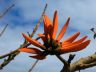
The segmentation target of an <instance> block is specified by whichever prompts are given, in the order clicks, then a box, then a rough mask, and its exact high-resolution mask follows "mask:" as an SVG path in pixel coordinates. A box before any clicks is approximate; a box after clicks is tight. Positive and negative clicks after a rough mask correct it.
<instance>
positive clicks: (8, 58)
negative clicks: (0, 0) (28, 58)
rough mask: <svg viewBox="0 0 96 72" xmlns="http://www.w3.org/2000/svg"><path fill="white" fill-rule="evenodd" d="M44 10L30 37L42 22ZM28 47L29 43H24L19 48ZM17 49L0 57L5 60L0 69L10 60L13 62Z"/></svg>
mask: <svg viewBox="0 0 96 72" xmlns="http://www.w3.org/2000/svg"><path fill="white" fill-rule="evenodd" d="M46 7H47V6H46ZM8 10H9V9H8ZM8 10H6V12H7V11H8ZM45 10H46V9H44V11H43V13H42V16H41V17H40V20H39V22H38V24H37V25H36V26H35V28H34V30H33V32H32V34H31V37H33V36H34V34H35V32H36V30H37V29H38V27H39V24H40V23H41V22H42V20H43V16H44V13H45ZM6 12H5V13H6ZM5 13H4V14H5ZM4 14H3V15H4ZM37 39H39V38H37ZM29 45H30V43H28V42H24V43H23V44H22V45H20V47H19V48H22V47H27V46H29ZM19 48H18V49H19ZM18 49H16V50H14V51H12V52H10V53H7V54H5V55H2V56H0V59H3V58H7V59H5V60H4V62H3V63H1V64H0V69H3V67H5V66H6V65H7V64H9V63H10V62H11V61H12V60H14V58H15V57H16V56H17V55H18V54H19V53H20V52H19V51H18Z"/></svg>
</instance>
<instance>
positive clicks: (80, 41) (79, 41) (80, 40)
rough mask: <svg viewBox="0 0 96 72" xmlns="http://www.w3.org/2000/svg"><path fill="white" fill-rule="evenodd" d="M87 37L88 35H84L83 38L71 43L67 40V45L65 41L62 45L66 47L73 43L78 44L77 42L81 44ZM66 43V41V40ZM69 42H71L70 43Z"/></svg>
mask: <svg viewBox="0 0 96 72" xmlns="http://www.w3.org/2000/svg"><path fill="white" fill-rule="evenodd" d="M86 38H87V36H84V37H82V38H81V39H79V40H77V41H75V42H73V43H70V42H67V44H66V45H65V44H64V43H63V44H62V47H63V48H65V47H68V46H73V45H77V44H80V43H82V42H83V41H84V40H85V39H86ZM65 43H66V42H65ZM68 43H69V44H68Z"/></svg>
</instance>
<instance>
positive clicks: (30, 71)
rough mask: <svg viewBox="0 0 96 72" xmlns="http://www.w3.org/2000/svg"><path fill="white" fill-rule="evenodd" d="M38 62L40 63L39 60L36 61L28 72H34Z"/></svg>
mask: <svg viewBox="0 0 96 72" xmlns="http://www.w3.org/2000/svg"><path fill="white" fill-rule="evenodd" d="M38 61H39V60H36V61H35V63H34V64H33V65H32V67H31V68H30V69H29V71H28V72H32V70H33V68H34V67H35V66H36V64H37V62H38Z"/></svg>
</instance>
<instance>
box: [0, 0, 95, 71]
mask: <svg viewBox="0 0 96 72" xmlns="http://www.w3.org/2000/svg"><path fill="white" fill-rule="evenodd" d="M13 3H15V6H14V7H13V8H12V9H11V10H10V11H9V12H8V13H7V14H6V15H5V16H4V17H3V18H1V19H0V31H1V30H2V29H3V28H4V26H5V25H6V24H9V26H8V28H7V29H6V31H5V33H4V35H3V36H2V37H1V38H0V40H1V41H0V49H1V50H0V55H2V54H5V53H7V52H10V51H12V50H15V49H17V48H18V47H19V46H20V44H22V43H23V37H22V35H21V34H22V32H23V33H26V32H32V30H33V28H34V26H35V25H36V24H37V22H38V20H39V18H40V16H41V13H42V11H43V9H44V6H45V4H46V3H48V8H47V10H46V14H47V15H48V16H49V17H50V18H51V19H52V18H53V14H54V11H55V10H57V11H58V15H59V31H60V29H61V27H62V26H63V24H64V23H65V21H66V20H67V18H68V17H69V16H70V17H71V20H70V24H69V28H68V30H67V32H66V34H65V36H64V37H63V39H65V38H67V37H68V36H70V35H72V34H74V33H75V32H78V31H80V32H81V35H80V36H79V38H81V37H82V36H84V35H88V37H89V39H91V40H92V42H91V43H90V45H89V46H88V47H87V48H86V49H84V50H83V51H79V52H77V53H75V54H76V57H75V59H74V61H76V60H78V59H79V58H81V57H85V56H88V55H90V54H93V53H94V52H96V51H95V50H96V49H95V48H96V46H95V44H96V41H95V40H94V39H93V33H92V32H91V31H90V29H91V28H92V27H94V28H96V14H95V13H96V0H16V1H15V0H14V1H12V0H0V14H1V13H2V12H3V11H4V10H5V9H6V8H7V7H8V6H10V5H11V4H13ZM41 32H43V24H41V25H40V27H39V30H38V31H37V32H36V34H38V33H41ZM29 55H30V54H27V53H20V55H19V56H17V57H16V58H15V60H14V61H12V62H11V63H10V64H9V65H7V66H6V67H5V68H4V69H3V70H2V72H13V71H14V72H27V71H28V70H29V68H30V67H31V66H32V65H31V64H33V63H34V62H35V59H31V58H29V57H28V56H29ZM68 55H69V54H65V55H62V56H63V57H64V58H66V59H67V58H68ZM61 68H62V63H61V62H60V61H59V60H58V59H57V58H56V57H55V56H48V57H47V59H45V60H43V61H40V62H39V63H38V65H37V66H36V67H35V68H34V71H33V72H38V71H39V72H59V71H60V69H61ZM95 71H96V69H95V68H90V69H86V70H83V71H82V72H95Z"/></svg>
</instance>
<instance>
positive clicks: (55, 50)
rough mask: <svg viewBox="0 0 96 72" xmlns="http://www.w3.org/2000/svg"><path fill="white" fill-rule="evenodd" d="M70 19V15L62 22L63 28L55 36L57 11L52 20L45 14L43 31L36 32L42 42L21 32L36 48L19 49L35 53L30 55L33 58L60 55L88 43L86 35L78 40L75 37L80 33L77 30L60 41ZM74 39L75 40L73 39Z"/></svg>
mask: <svg viewBox="0 0 96 72" xmlns="http://www.w3.org/2000/svg"><path fill="white" fill-rule="evenodd" d="M69 21H70V17H69V18H68V20H67V21H66V23H65V24H64V26H63V28H62V29H61V31H60V33H59V34H58V36H57V37H56V34H57V31H58V14H57V11H55V13H54V18H53V22H52V21H51V20H50V19H49V17H48V16H47V15H45V16H44V20H43V22H44V33H42V34H38V36H39V37H40V38H41V39H42V41H43V44H41V43H39V42H38V41H37V40H35V39H32V38H30V37H29V36H27V35H26V34H24V33H23V34H22V35H23V37H24V38H25V39H26V40H27V41H28V42H29V43H31V44H32V45H34V46H36V47H37V48H29V47H27V48H20V49H19V51H21V52H27V53H32V54H35V55H33V56H30V57H32V58H35V59H39V60H42V59H45V58H46V56H47V55H49V54H50V55H57V54H58V55H60V54H65V53H69V52H76V51H80V50H82V49H84V48H86V46H88V44H89V43H90V40H85V39H86V38H87V36H84V37H82V38H81V39H79V40H76V38H77V37H78V36H79V35H80V32H77V33H75V34H73V35H72V36H70V37H69V38H67V39H65V40H63V41H62V42H60V40H61V38H62V37H63V35H64V34H65V32H66V30H67V28H68V24H69ZM75 40H76V41H75Z"/></svg>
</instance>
